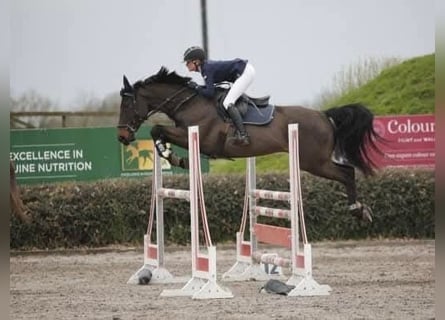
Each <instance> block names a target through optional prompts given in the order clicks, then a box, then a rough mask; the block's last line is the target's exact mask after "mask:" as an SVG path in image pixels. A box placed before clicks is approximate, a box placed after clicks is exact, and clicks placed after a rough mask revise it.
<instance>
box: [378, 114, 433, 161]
mask: <svg viewBox="0 0 445 320" xmlns="http://www.w3.org/2000/svg"><path fill="white" fill-rule="evenodd" d="M374 129H375V131H376V132H377V133H378V134H379V135H381V136H382V137H383V138H384V139H385V140H386V142H382V143H380V142H379V143H377V145H378V147H379V149H380V150H381V151H382V152H383V154H382V155H380V154H378V153H377V152H374V151H373V152H372V159H373V160H374V161H375V162H376V164H377V165H378V166H379V167H429V168H434V166H435V156H436V152H435V118H434V115H431V114H426V115H403V116H378V117H375V118H374Z"/></svg>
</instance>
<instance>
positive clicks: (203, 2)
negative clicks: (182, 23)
mask: <svg viewBox="0 0 445 320" xmlns="http://www.w3.org/2000/svg"><path fill="white" fill-rule="evenodd" d="M201 22H202V47H203V49H204V50H205V52H206V53H207V58H208V57H209V45H208V37H207V0H201Z"/></svg>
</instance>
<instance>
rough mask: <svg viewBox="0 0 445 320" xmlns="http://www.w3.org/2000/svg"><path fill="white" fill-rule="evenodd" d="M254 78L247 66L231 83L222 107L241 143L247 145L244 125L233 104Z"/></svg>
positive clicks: (253, 71)
mask: <svg viewBox="0 0 445 320" xmlns="http://www.w3.org/2000/svg"><path fill="white" fill-rule="evenodd" d="M254 78H255V69H254V68H253V66H252V65H251V64H249V63H248V64H247V65H246V68H245V69H244V72H243V74H242V75H241V76H239V78H238V79H236V81H235V82H234V83H233V85H232V87H231V88H230V90H229V92H228V93H227V96H226V98H225V99H224V101H223V105H224V107H225V108H226V110H227V112H228V114H229V115H230V117H231V118H232V120H233V123H234V125H235V127H236V128H237V130H238V132H239V134H240V140H241V143H242V144H244V145H247V144H249V143H250V140H249V136H248V135H247V131H246V129H245V128H244V124H243V121H242V118H241V115H240V113H239V110H238V109H237V108H236V107H235V102H236V100H238V98H239V97H240V96H241V95H242V94H243V93H244V92H245V91H246V90H247V88H248V87H249V86H250V84H251V83H252V82H253V79H254Z"/></svg>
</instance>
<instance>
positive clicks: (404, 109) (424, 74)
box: [322, 54, 435, 115]
mask: <svg viewBox="0 0 445 320" xmlns="http://www.w3.org/2000/svg"><path fill="white" fill-rule="evenodd" d="M434 59H435V55H434V54H430V55H426V56H422V57H418V58H414V59H410V60H406V61H404V62H402V63H401V64H399V65H396V66H393V67H390V68H388V69H385V70H383V71H382V72H381V73H380V75H379V76H377V77H376V78H374V79H373V80H371V81H369V82H368V83H366V84H365V85H363V86H361V87H359V88H355V89H352V90H351V91H349V92H347V93H346V94H344V95H343V96H341V97H339V98H338V99H334V100H333V101H330V102H329V103H328V104H327V105H325V106H323V108H322V109H328V108H329V107H333V106H340V105H343V104H347V103H351V102H361V103H363V104H365V105H366V106H367V107H368V108H369V109H370V110H372V112H373V113H374V114H375V115H395V114H422V113H434V99H435V89H434V85H435V84H434V83H435V79H434V70H435V63H434Z"/></svg>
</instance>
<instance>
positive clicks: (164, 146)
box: [151, 125, 188, 169]
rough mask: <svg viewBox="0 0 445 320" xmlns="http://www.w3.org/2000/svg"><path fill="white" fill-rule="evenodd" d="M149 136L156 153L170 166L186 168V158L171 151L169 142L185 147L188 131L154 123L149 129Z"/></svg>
mask: <svg viewBox="0 0 445 320" xmlns="http://www.w3.org/2000/svg"><path fill="white" fill-rule="evenodd" d="M151 137H152V138H153V141H154V143H155V146H156V150H157V151H158V154H159V155H160V156H161V157H162V158H164V159H166V160H167V161H168V162H169V163H170V164H171V165H172V166H175V167H180V168H183V169H188V159H187V158H182V157H180V156H178V155H177V154H176V153H175V152H173V150H172V148H171V146H170V143H172V144H175V145H177V146H180V147H183V148H187V146H188V141H187V139H188V132H187V130H185V129H183V128H180V127H170V126H160V125H155V126H154V127H153V128H152V129H151Z"/></svg>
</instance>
